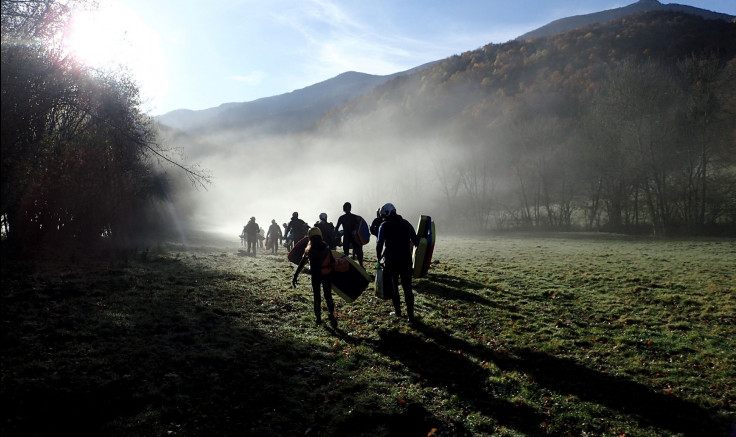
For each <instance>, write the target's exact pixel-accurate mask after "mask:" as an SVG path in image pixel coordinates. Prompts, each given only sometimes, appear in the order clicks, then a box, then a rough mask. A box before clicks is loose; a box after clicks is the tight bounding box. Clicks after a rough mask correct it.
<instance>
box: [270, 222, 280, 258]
mask: <svg viewBox="0 0 736 437" xmlns="http://www.w3.org/2000/svg"><path fill="white" fill-rule="evenodd" d="M282 238H283V236H282V234H281V226H279V225H278V223H276V220H271V226H269V227H268V240H267V241H268V246H270V247H267V248H266V249H271V252H272V253H273V254H274V255H276V252H277V251H278V248H279V244H281V239H282Z"/></svg>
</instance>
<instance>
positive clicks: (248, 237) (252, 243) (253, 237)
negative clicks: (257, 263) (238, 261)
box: [243, 217, 261, 256]
mask: <svg viewBox="0 0 736 437" xmlns="http://www.w3.org/2000/svg"><path fill="white" fill-rule="evenodd" d="M260 228H261V227H260V226H258V223H256V218H255V217H251V218H250V221H249V222H248V224H247V225H245V227H244V228H243V232H244V233H245V242H246V245H247V247H246V253H248V254H250V251H251V249H253V256H256V246H257V245H258V230H259V229H260Z"/></svg>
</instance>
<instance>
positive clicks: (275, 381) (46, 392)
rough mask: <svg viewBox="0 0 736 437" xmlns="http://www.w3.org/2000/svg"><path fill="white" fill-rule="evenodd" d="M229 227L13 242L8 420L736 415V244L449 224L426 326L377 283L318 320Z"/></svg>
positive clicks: (6, 292) (330, 421)
mask: <svg viewBox="0 0 736 437" xmlns="http://www.w3.org/2000/svg"><path fill="white" fill-rule="evenodd" d="M228 244H229V246H228V245H227V244H225V245H215V244H214V243H212V244H210V245H209V246H208V245H197V246H194V247H183V246H180V245H169V246H167V247H165V248H161V249H159V250H157V251H154V252H151V253H148V254H147V255H146V256H143V254H139V255H138V256H136V257H135V259H131V260H129V261H127V262H121V261H115V262H105V261H102V260H97V261H95V262H92V261H88V262H82V261H78V260H77V261H75V262H65V261H66V260H64V259H60V260H56V261H55V262H36V263H33V264H29V263H26V264H22V263H18V262H14V261H10V260H6V259H4V260H3V265H2V288H3V291H2V320H1V321H2V326H3V341H2V363H1V364H2V413H1V415H2V429H1V430H0V431H2V435H3V436H32V435H50V434H60V433H64V432H68V433H72V434H76V435H79V434H91V435H109V436H143V435H145V436H163V435H174V436H210V435H212V436H214V435H219V436H240V435H256V436H260V435H262V436H274V435H283V436H294V435H299V436H302V435H305V436H345V435H366V436H368V435H371V436H382V435H383V436H389V435H391V436H393V435H396V436H428V435H435V436H454V435H459V436H465V435H467V436H470V435H481V436H482V435H508V436H520V435H564V436H567V435H574V436H583V435H588V436H599V435H607V436H622V435H625V436H670V435H683V436H691V435H692V436H705V435H716V436H717V435H728V433H729V432H730V429H731V426H732V425H733V424H734V423H736V388H735V387H734V384H736V360H735V358H736V297H734V292H735V291H736V275H734V271H735V270H736V242H735V241H734V240H668V241H659V240H643V239H629V238H624V237H618V236H613V235H598V234H596V235H580V234H565V235H547V236H533V235H532V236H525V235H515V236H506V237H492V238H485V239H468V238H449V237H448V238H443V239H440V240H439V241H438V243H437V246H436V248H435V254H434V263H433V265H432V269H431V270H430V274H429V275H428V277H427V278H423V279H420V280H415V282H414V288H415V292H416V297H417V313H418V317H419V321H418V323H416V325H415V326H411V325H408V324H407V323H405V322H402V321H398V320H395V319H393V318H392V317H390V316H389V312H390V311H391V310H392V307H391V305H390V303H389V302H386V301H383V300H380V299H377V298H376V297H374V296H373V294H372V290H370V289H369V290H368V291H366V292H365V293H364V294H363V296H361V297H360V298H359V299H358V300H357V301H356V302H354V303H353V304H347V303H345V302H344V301H342V300H341V299H340V298H338V297H336V302H337V310H338V319H339V322H340V326H339V328H338V330H337V331H332V330H330V329H327V328H326V327H324V326H320V327H314V326H313V320H314V316H313V314H312V296H311V290H310V289H309V279H308V277H307V276H306V275H305V276H303V277H302V278H301V280H300V283H299V286H298V287H297V288H296V289H293V288H291V285H290V280H291V275H292V273H293V271H294V265H292V264H290V263H289V262H288V261H286V257H285V253H284V252H283V251H282V253H281V254H280V255H279V256H272V255H263V256H261V255H260V254H259V257H258V258H247V257H240V256H237V250H238V246H237V242H232V243H228ZM368 247H373V243H372V242H371V243H369V246H368ZM365 252H366V253H367V254H370V253H372V252H371V250H366V251H365ZM70 258H71V257H70ZM374 261H375V260H371V259H370V258H369V259H368V260H367V263H366V265H372V262H374Z"/></svg>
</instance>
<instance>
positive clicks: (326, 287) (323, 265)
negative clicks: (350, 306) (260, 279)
mask: <svg viewBox="0 0 736 437" xmlns="http://www.w3.org/2000/svg"><path fill="white" fill-rule="evenodd" d="M308 236H309V243H308V244H307V248H306V249H304V255H303V256H302V259H301V261H299V266H298V267H297V268H296V271H295V272H294V277H293V278H292V279H291V285H292V286H293V287H295V288H296V284H297V281H298V279H299V273H301V271H302V269H303V268H304V265H305V264H306V263H307V262H309V272H310V274H311V275H312V293H313V294H314V316H315V326H317V325H319V324H321V323H322V299H321V296H320V287H322V292H323V293H324V295H325V303H326V304H327V311H328V314H327V318H328V319H329V320H330V326H332V328H333V329H335V328H337V319H336V318H335V301H334V300H333V299H332V280H331V278H332V277H331V276H330V275H331V273H332V266H333V265H334V264H335V258H334V257H333V256H332V250H331V249H330V246H328V245H327V243H325V242H324V240H323V239H322V231H320V229H319V228H317V227H314V228H311V229H310V230H309V233H308Z"/></svg>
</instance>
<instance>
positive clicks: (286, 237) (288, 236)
mask: <svg viewBox="0 0 736 437" xmlns="http://www.w3.org/2000/svg"><path fill="white" fill-rule="evenodd" d="M283 226H284V247H285V248H286V251H287V252H288V251H290V250H291V248H292V247H294V240H292V239H291V234H290V233H289V232H288V230H289V225H287V224H286V223H284V225H283Z"/></svg>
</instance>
